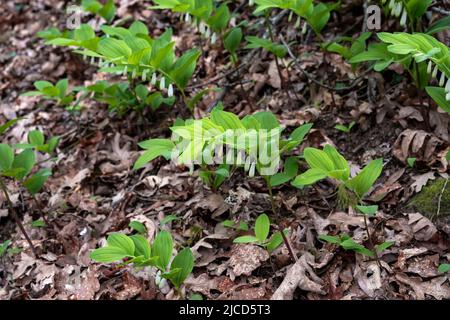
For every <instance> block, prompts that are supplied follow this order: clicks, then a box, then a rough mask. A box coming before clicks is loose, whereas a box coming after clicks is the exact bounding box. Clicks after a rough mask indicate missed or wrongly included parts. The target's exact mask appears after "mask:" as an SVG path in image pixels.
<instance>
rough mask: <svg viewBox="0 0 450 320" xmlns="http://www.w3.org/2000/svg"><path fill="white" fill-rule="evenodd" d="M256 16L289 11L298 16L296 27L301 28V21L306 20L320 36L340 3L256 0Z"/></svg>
mask: <svg viewBox="0 0 450 320" xmlns="http://www.w3.org/2000/svg"><path fill="white" fill-rule="evenodd" d="M254 2H255V4H256V9H255V14H258V13H260V12H263V11H266V10H267V9H273V8H278V9H287V10H290V11H291V12H293V13H295V14H296V15H297V16H298V19H297V23H296V26H300V23H301V19H305V20H306V22H307V23H308V24H309V25H310V26H311V28H312V29H313V30H314V32H315V33H317V34H319V33H320V32H321V31H322V29H323V28H324V27H325V25H326V24H327V23H328V20H330V13H331V11H333V10H335V9H336V8H337V7H338V6H339V3H322V2H320V3H318V4H317V5H315V4H314V3H313V0H255V1H254ZM302 32H303V33H305V32H306V23H305V24H303V27H302Z"/></svg>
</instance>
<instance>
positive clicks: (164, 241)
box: [152, 231, 173, 271]
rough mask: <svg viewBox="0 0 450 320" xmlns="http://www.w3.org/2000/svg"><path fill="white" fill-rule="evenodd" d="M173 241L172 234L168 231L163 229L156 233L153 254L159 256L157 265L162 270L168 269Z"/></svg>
mask: <svg viewBox="0 0 450 320" xmlns="http://www.w3.org/2000/svg"><path fill="white" fill-rule="evenodd" d="M172 250H173V241H172V236H171V234H170V233H169V232H167V231H161V232H160V233H158V234H157V235H156V238H155V240H154V241H153V245H152V256H153V257H158V259H157V261H156V266H157V267H158V268H159V269H160V270H161V271H166V270H167V267H168V265H169V261H170V258H171V257H172Z"/></svg>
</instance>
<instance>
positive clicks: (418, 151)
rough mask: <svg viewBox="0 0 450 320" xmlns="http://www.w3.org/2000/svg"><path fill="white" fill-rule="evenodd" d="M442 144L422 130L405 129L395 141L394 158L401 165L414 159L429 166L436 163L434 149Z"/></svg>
mask: <svg viewBox="0 0 450 320" xmlns="http://www.w3.org/2000/svg"><path fill="white" fill-rule="evenodd" d="M442 144H443V141H442V140H440V139H439V138H437V137H436V136H434V135H432V134H430V133H427V132H425V131H423V130H411V129H406V130H405V131H403V132H402V133H401V134H400V136H399V137H398V138H397V140H396V141H395V144H394V156H395V157H396V158H397V159H398V160H400V161H402V162H403V163H406V160H407V159H408V158H412V157H414V158H416V159H417V160H420V161H424V162H427V163H428V164H429V165H431V164H433V163H434V162H436V156H435V155H436V149H437V148H438V147H439V146H440V145H442Z"/></svg>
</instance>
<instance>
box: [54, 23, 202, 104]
mask: <svg viewBox="0 0 450 320" xmlns="http://www.w3.org/2000/svg"><path fill="white" fill-rule="evenodd" d="M101 30H102V32H103V34H102V35H101V36H100V37H99V36H97V35H96V34H95V32H94V30H93V29H92V27H91V26H89V25H87V24H83V25H81V26H80V27H79V28H78V29H76V30H74V31H73V32H72V33H68V34H67V35H66V36H65V37H56V38H53V37H51V39H49V40H47V41H46V43H47V44H50V45H57V46H74V47H78V49H77V50H75V51H74V52H76V53H79V54H81V55H83V56H84V57H90V58H91V63H93V64H94V63H96V64H98V66H99V67H100V71H102V72H109V73H117V74H123V75H126V76H127V77H128V82H129V86H130V90H131V94H133V95H134V94H136V90H139V91H138V92H139V93H140V94H142V95H141V96H138V98H139V99H142V100H144V101H145V103H150V104H152V103H153V106H155V105H157V104H158V103H157V102H153V101H152V100H157V99H158V98H157V97H153V98H149V93H148V92H145V91H144V90H143V89H142V87H141V89H142V90H141V89H138V88H137V87H135V85H138V84H146V85H147V86H148V85H151V86H152V87H153V89H154V90H155V92H157V91H159V92H167V96H168V97H169V98H171V97H172V96H173V95H174V86H175V87H176V88H177V89H178V90H179V91H180V92H181V94H182V96H183V98H185V102H187V98H186V97H185V93H184V89H185V88H186V86H187V84H188V82H189V80H190V79H191V77H192V75H193V73H194V71H195V67H196V63H197V59H198V58H199V56H200V52H199V50H197V49H191V50H189V51H187V52H185V53H184V54H183V55H182V56H181V57H179V58H176V55H175V48H174V42H173V41H172V30H170V29H169V30H167V31H166V32H165V33H164V34H163V35H161V36H160V37H159V38H157V39H153V38H152V37H150V36H149V32H148V29H147V27H146V26H145V24H143V23H142V22H139V21H135V22H134V23H133V24H132V25H131V26H130V27H129V28H128V29H126V28H123V27H111V26H107V25H103V26H102V27H101ZM131 85H133V87H132V88H131ZM116 89H117V88H116ZM122 89H124V88H122ZM104 90H106V88H105V89H104ZM144 95H145V96H144ZM158 97H160V98H161V96H158ZM148 99H150V100H151V101H147V100H148ZM159 100H160V99H159ZM159 104H160V103H159Z"/></svg>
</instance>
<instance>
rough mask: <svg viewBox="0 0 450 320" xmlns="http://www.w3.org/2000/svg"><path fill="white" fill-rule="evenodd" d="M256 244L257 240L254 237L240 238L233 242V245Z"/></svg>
mask: <svg viewBox="0 0 450 320" xmlns="http://www.w3.org/2000/svg"><path fill="white" fill-rule="evenodd" d="M254 242H258V239H257V238H256V237H254V236H242V237H238V238H236V239H234V240H233V243H254Z"/></svg>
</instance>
